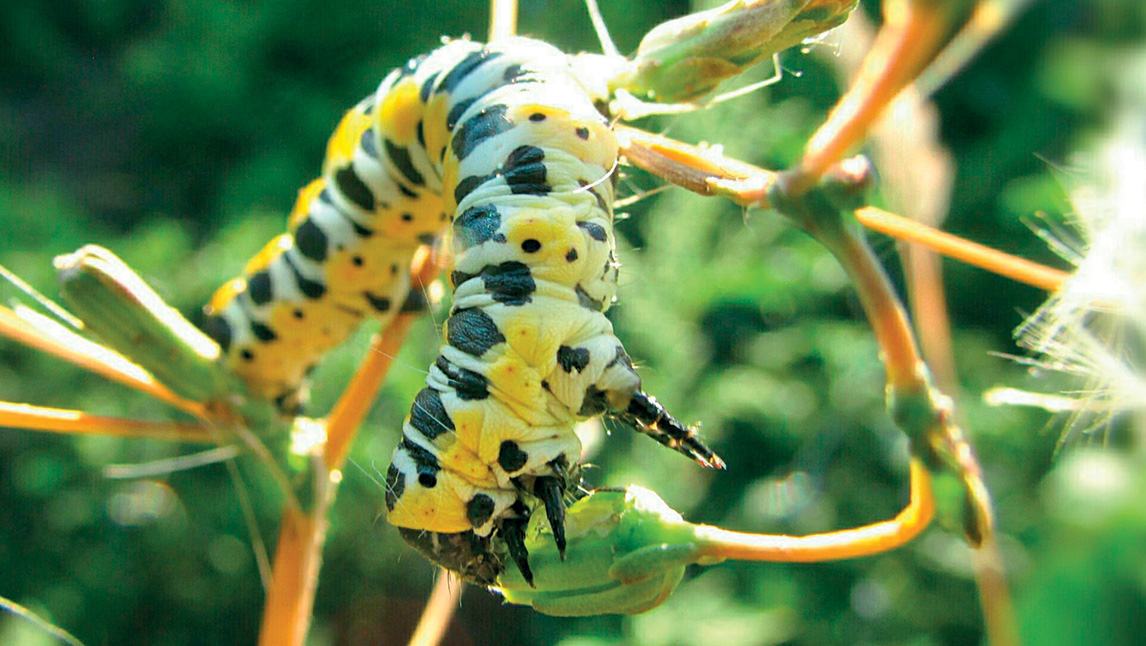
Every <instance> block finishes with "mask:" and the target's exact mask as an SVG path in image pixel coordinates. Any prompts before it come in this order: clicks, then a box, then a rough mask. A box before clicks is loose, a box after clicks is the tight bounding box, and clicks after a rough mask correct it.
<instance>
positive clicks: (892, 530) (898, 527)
mask: <svg viewBox="0 0 1146 646" xmlns="http://www.w3.org/2000/svg"><path fill="white" fill-rule="evenodd" d="M934 516H935V500H934V496H933V494H932V491H931V474H930V473H929V472H928V471H927V468H926V467H924V466H923V465H922V464H921V463H920V462H919V461H918V460H916V459H912V461H911V500H910V502H908V505H907V507H905V508H904V509H903V511H901V512H899V514H897V515H896V516H895V518H893V519H891V520H887V521H883V522H880V523H874V524H871V525H865V526H863V527H857V528H855V529H845V530H840V531H836V532H827V533H824V534H811V535H809V536H776V535H771V534H747V533H742V532H731V531H728V530H725V529H720V528H718V527H709V526H704V527H700V528H698V531H697V536H698V537H700V538H701V540H705V539H707V541H706V543H705V544H704V545H703V546H702V547H701V552H702V554H703V555H705V556H712V557H716V558H729V559H740V560H746V561H770V562H779V563H811V562H817V561H829V560H839V559H850V558H858V557H861V556H871V555H874V554H880V553H882V552H886V551H888V550H891V549H895V548H897V547H899V546H901V545H903V544H905V543H907V542H908V541H910V540H912V539H913V538H915V537H916V536H918V535H919V533H920V532H922V531H923V529H924V528H926V527H927V525H928V524H929V523H930V522H931V519H932V518H933V517H934Z"/></svg>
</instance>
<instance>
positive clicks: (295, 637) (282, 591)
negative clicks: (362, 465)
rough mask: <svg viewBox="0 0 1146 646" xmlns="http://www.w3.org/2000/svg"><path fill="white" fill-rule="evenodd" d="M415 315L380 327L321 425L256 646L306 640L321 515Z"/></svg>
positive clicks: (284, 531)
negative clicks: (319, 451)
mask: <svg viewBox="0 0 1146 646" xmlns="http://www.w3.org/2000/svg"><path fill="white" fill-rule="evenodd" d="M430 258H431V254H430V252H429V249H428V248H425V247H424V248H422V250H421V251H420V252H419V254H417V255H416V256H415V258H414V262H413V271H414V281H413V284H414V285H415V289H417V288H420V285H422V284H423V282H424V283H428V282H430V280H432V277H433V275H434V272H436V270H437V268H436V267H435V266H434V264H433V262H431V260H430ZM416 317H417V314H413V313H411V314H399V315H398V316H397V317H395V318H394V320H392V321H391V322H390V324H389V325H387V326H386V329H384V330H383V331H382V333H381V335H380V337H379V338H378V339H376V340H375V343H374V345H373V347H372V352H370V354H369V355H368V356H367V357H366V359H365V360H364V361H363V364H362V366H360V367H359V369H358V372H356V373H355V375H354V378H353V379H352V380H351V383H350V384H349V385H348V386H347V388H346V390H345V391H344V392H343V394H342V397H340V398H339V400H338V403H337V404H335V407H334V410H333V411H332V412H331V414H330V417H329V418H328V419H327V421H326V422H325V424H326V433H327V441H326V447H325V450H324V453H323V458H322V464H321V466H316V467H315V468H316V470H317V471H319V473H317V475H316V476H315V483H314V486H315V488H316V492H315V495H314V500H315V503H314V505H313V507H312V508H311V509H309V510H303V509H301V508H299V507H292V506H287V507H285V508H284V510H283V520H282V528H281V529H280V530H279V542H278V546H277V547H276V548H275V559H274V566H273V573H272V575H271V584H270V589H268V590H267V602H266V607H265V608H263V623H262V627H261V628H260V630H259V644H260V646H302V644H303V643H304V642H305V641H306V633H307V629H308V628H309V626H310V616H311V612H312V611H313V609H314V593H315V590H316V589H317V587H318V571H319V566H320V564H321V561H322V544H323V541H324V540H325V539H326V530H327V527H328V522H327V520H326V514H327V511H328V510H329V509H330V505H331V504H332V503H333V502H334V495H335V493H336V491H337V484H338V481H339V474H338V470H339V469H340V468H341V467H342V464H343V462H344V460H345V459H346V454H347V452H348V451H349V448H350V444H351V443H352V442H353V441H354V437H355V435H356V434H357V432H358V427H359V426H360V425H361V423H362V420H363V419H364V418H365V417H366V413H367V412H368V411H369V410H370V406H371V404H373V402H374V396H375V395H376V394H377V392H378V389H379V388H380V387H381V385H382V382H383V381H385V379H386V373H387V371H388V370H389V368H390V364H391V363H392V358H393V356H394V355H396V354H397V352H398V349H399V348H400V347H401V345H402V342H403V340H404V339H405V337H406V332H407V331H408V330H409V327H410V324H411V322H412V321H413V319H414V318H416Z"/></svg>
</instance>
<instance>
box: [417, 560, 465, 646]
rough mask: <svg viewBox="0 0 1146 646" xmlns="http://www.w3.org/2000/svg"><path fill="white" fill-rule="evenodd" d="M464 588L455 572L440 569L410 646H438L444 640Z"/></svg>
mask: <svg viewBox="0 0 1146 646" xmlns="http://www.w3.org/2000/svg"><path fill="white" fill-rule="evenodd" d="M463 588H464V586H463V585H462V582H461V581H459V580H458V577H457V576H455V575H454V573H453V572H450V571H449V570H439V571H438V580H437V581H436V582H434V590H433V592H431V593H430V599H429V601H427V602H426V608H425V609H424V610H423V611H422V618H421V619H419V620H418V627H417V628H415V629H414V634H413V635H412V636H411V637H410V643H409V645H408V646H437V644H440V643H441V642H442V637H444V636H445V634H446V629H447V628H449V627H450V619H451V618H452V617H453V616H454V611H455V610H457V607H458V602H459V601H460V600H461V598H462V590H463Z"/></svg>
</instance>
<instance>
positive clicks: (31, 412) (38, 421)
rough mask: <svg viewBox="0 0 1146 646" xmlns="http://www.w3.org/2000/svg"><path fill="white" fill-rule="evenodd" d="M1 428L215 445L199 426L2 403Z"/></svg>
mask: <svg viewBox="0 0 1146 646" xmlns="http://www.w3.org/2000/svg"><path fill="white" fill-rule="evenodd" d="M0 426H9V427H12V428H24V429H28V430H33V431H48V432H51V433H73V434H77V435H109V436H114V437H130V438H139V439H148V440H171V441H174V442H199V443H202V444H214V443H215V436H214V435H213V434H212V433H211V429H210V428H209V427H207V426H205V425H203V424H200V423H197V422H151V421H146V420H138V419H124V418H122V417H102V416H99V415H89V414H87V413H85V412H83V411H78V410H64V409H60V408H46V407H42V406H32V405H31V404H16V403H12V402H2V401H0Z"/></svg>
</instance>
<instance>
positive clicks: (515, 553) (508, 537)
mask: <svg viewBox="0 0 1146 646" xmlns="http://www.w3.org/2000/svg"><path fill="white" fill-rule="evenodd" d="M562 517H564V509H562ZM528 524H529V517H528V516H525V517H521V518H506V519H505V520H503V521H501V530H500V531H501V537H502V539H504V540H505V546H506V548H508V549H509V557H510V558H511V559H513V563H514V564H515V565H517V569H518V570H520V571H521V578H523V579H525V582H526V583H528V584H529V587H531V588H533V587H536V586H534V585H533V570H530V569H529V552H528V550H526V549H525V527H526V526H527V525H528ZM563 524H564V523H563Z"/></svg>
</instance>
